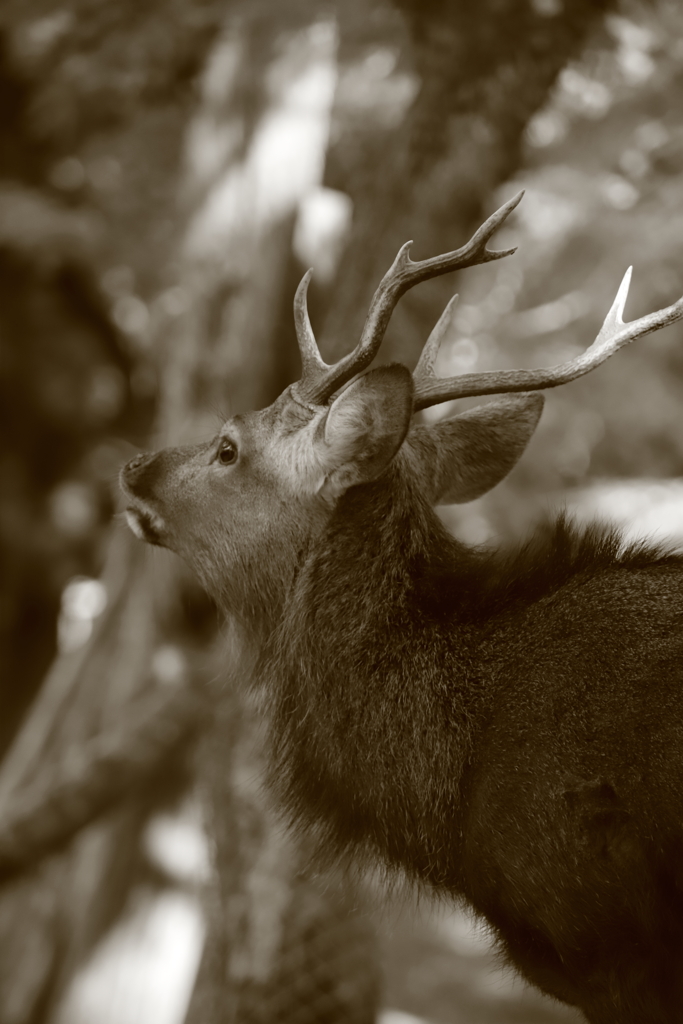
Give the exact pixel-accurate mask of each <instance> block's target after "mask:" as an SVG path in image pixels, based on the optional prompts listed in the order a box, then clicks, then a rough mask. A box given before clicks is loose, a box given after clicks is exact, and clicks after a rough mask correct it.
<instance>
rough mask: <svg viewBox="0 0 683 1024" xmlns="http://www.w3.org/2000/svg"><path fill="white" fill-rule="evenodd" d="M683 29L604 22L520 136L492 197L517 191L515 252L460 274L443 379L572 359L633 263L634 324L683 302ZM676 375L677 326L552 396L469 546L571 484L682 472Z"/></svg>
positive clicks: (637, 12)
mask: <svg viewBox="0 0 683 1024" xmlns="http://www.w3.org/2000/svg"><path fill="white" fill-rule="evenodd" d="M682 32H683V18H682V12H681V9H680V7H679V6H678V5H677V4H663V5H658V7H657V8H656V9H655V10H644V9H643V8H641V7H635V8H633V9H632V10H630V11H629V12H626V11H624V12H621V13H619V14H614V15H610V16H608V18H607V20H606V23H605V28H604V31H603V32H602V33H601V34H600V35H599V36H598V37H597V38H596V39H595V40H594V42H593V44H592V46H591V47H590V48H589V50H588V51H587V52H586V53H584V54H583V55H582V57H581V59H580V60H579V61H577V62H575V63H573V64H571V65H570V66H568V67H567V68H566V69H565V71H563V72H562V74H561V75H560V77H559V80H558V83H557V85H556V86H555V88H554V90H553V93H552V96H551V98H550V100H549V102H548V103H547V104H546V105H545V106H544V108H543V109H542V110H541V111H539V113H538V114H537V115H536V116H535V117H534V118H533V119H532V121H531V122H530V124H529V126H528V127H527V129H526V132H525V143H526V148H525V161H524V167H523V170H521V171H520V172H518V173H517V174H516V175H515V177H514V179H513V180H512V181H511V182H510V183H509V184H507V185H506V186H505V188H504V189H503V190H501V193H500V195H501V196H505V197H507V196H508V195H510V194H511V193H512V192H513V191H515V190H516V189H518V188H520V187H522V188H525V189H526V195H525V197H524V199H523V201H522V203H521V205H520V206H519V207H518V210H517V211H516V213H515V216H514V218H513V219H511V222H510V224H509V226H506V229H505V231H504V232H501V233H500V235H499V245H500V246H501V247H503V246H506V245H508V244H509V245H518V246H519V249H518V252H517V253H516V254H515V255H514V256H513V257H511V258H509V259H507V260H505V261H503V263H501V264H496V265H495V267H494V268H487V267H484V268H477V269H476V270H474V271H472V272H469V273H468V274H467V275H464V276H463V280H462V282H461V284H462V287H461V289H460V290H461V293H462V295H461V302H460V305H459V309H458V312H457V314H456V318H455V323H454V331H453V336H452V338H451V340H450V343H448V344H447V345H446V346H445V351H444V352H443V355H442V364H441V365H442V372H456V373H457V372H467V371H470V370H472V369H475V368H488V367H491V366H500V367H502V366H542V365H551V364H552V363H557V362H561V361H563V360H564V359H567V358H571V357H572V356H574V355H576V354H578V353H579V352H580V351H582V350H583V349H584V348H586V347H587V346H588V345H589V344H590V342H591V341H592V340H593V338H594V337H595V335H596V334H597V332H598V330H599V328H600V325H601V323H602V320H603V318H604V316H605V315H606V313H607V310H608V309H609V307H610V305H611V303H612V300H613V297H614V295H615V294H616V291H617V288H618V285H619V283H620V281H621V278H622V276H623V274H624V272H625V270H626V269H627V267H628V266H629V265H631V264H632V265H633V268H634V274H633V283H632V286H631V292H630V297H629V300H628V303H627V306H626V319H627V320H628V319H635V318H637V317H639V316H642V315H644V314H646V313H648V312H650V311H652V310H655V309H659V308H661V307H663V306H666V305H669V304H670V303H671V302H673V301H675V300H676V299H677V298H679V297H680V295H681V294H683V242H682V239H683V205H682V203H681V196H682V193H681V173H682V172H683V119H682V118H681V114H680V111H681V103H680V99H681V94H682V90H683V46H682V45H681V41H680V40H681V35H682ZM682 370H683V329H682V328H681V327H680V325H679V324H675V325H673V326H672V327H669V328H667V329H666V330H663V331H660V332H658V333H657V334H655V335H651V336H648V337H646V338H644V339H641V340H640V341H638V342H636V343H634V344H633V345H632V346H631V347H630V348H628V349H625V350H622V351H620V352H619V354H618V355H617V356H616V357H614V358H613V359H612V360H611V361H610V362H609V363H608V364H607V365H606V366H604V367H603V368H601V369H600V370H598V371H597V372H595V373H593V374H590V375H588V376H587V377H585V378H583V379H580V380H578V381H576V382H574V383H572V384H570V385H567V386H565V387H563V388H562V389H559V390H558V391H557V392H548V394H547V397H546V409H545V412H544V415H543V418H542V421H541V425H540V427H539V430H538V432H537V435H536V437H535V438H534V440H533V441H532V443H531V445H530V447H529V451H528V454H527V455H526V456H525V458H524V460H523V461H522V463H521V464H520V466H519V467H518V468H517V470H516V471H515V473H514V474H513V476H512V478H511V479H510V481H509V482H507V483H506V484H504V485H503V487H501V488H499V489H497V491H496V492H493V493H492V494H491V495H490V496H488V497H487V498H486V499H483V500H482V502H480V503H478V504H477V508H476V509H475V508H474V507H473V508H472V510H470V518H471V527H470V528H471V531H472V532H471V537H472V539H478V540H484V539H486V537H487V536H489V535H490V534H491V532H492V530H493V529H494V524H495V528H496V529H503V530H504V532H506V533H511V534H517V533H519V531H520V529H523V528H524V527H528V526H529V525H530V524H531V523H533V521H534V520H535V519H536V518H538V517H539V516H543V515H544V514H547V509H548V508H549V507H551V506H552V505H556V504H557V503H558V501H559V502H561V496H560V493H561V491H562V490H563V489H564V488H567V487H575V486H579V485H581V486H585V485H586V484H587V483H589V482H590V481H591V480H594V479H596V478H603V477H676V476H679V475H680V474H681V471H682V469H683V443H682V441H681V436H682V435H681V431H680V422H681V404H682V399H683V376H682ZM482 516H483V518H481V517H482ZM453 518H454V520H457V518H458V513H457V512H455V513H454V514H453Z"/></svg>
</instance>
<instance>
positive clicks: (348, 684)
mask: <svg viewBox="0 0 683 1024" xmlns="http://www.w3.org/2000/svg"><path fill="white" fill-rule="evenodd" d="M398 461H399V460H397V462H398ZM387 477H389V478H390V479H389V480H387ZM622 548H623V546H622V544H621V542H620V539H619V536H618V535H617V534H615V533H614V532H610V531H600V530H596V529H593V530H589V531H588V532H584V533H581V532H579V531H577V530H576V529H573V528H571V527H570V526H568V525H567V524H566V522H565V521H564V520H563V519H560V520H559V521H558V522H557V523H556V524H555V526H554V528H553V529H551V530H548V531H547V532H546V534H545V535H543V536H542V538H541V539H540V540H537V541H535V542H534V543H533V544H531V545H530V546H528V547H527V548H526V549H524V550H522V551H521V552H520V553H519V554H518V555H517V556H515V557H510V558H507V559H506V558H503V557H502V556H501V555H497V554H491V553H487V552H480V551H473V550H471V549H468V548H466V547H464V546H463V545H461V544H459V543H458V542H457V541H455V540H454V539H453V538H451V537H450V536H449V535H448V534H447V533H446V531H445V530H444V528H443V527H442V526H441V523H440V521H439V519H438V517H437V516H436V515H435V513H434V512H433V511H432V509H431V508H430V507H429V504H428V503H427V502H426V501H425V500H424V498H423V497H422V495H421V494H420V493H419V490H418V488H417V487H416V486H415V485H414V483H413V481H412V480H411V479H410V477H409V475H407V474H405V473H402V472H401V470H400V466H398V467H396V466H395V467H394V468H392V469H390V470H389V473H388V474H385V475H384V477H382V479H381V480H380V481H377V482H373V483H368V484H365V485H362V486H359V487H355V488H352V489H350V490H349V491H348V492H347V493H346V494H345V495H344V496H343V497H342V498H341V499H340V501H339V503H338V505H337V507H336V509H335V511H334V513H333V514H332V516H331V518H330V521H329V523H328V525H327V527H326V529H325V530H324V531H323V532H322V533H321V534H319V535H318V537H317V539H316V540H315V542H314V543H313V545H312V547H311V548H310V550H309V551H308V552H307V554H306V556H305V558H304V559H303V564H302V565H301V566H300V569H299V571H298V572H297V574H296V577H295V580H294V583H293V586H292V590H291V593H290V594H289V595H288V597H287V599H286V600H285V602H284V604H283V608H284V611H283V613H282V618H281V621H280V622H279V625H278V627H277V629H276V630H275V632H274V634H273V636H272V637H271V640H270V642H269V644H268V646H267V651H266V656H265V658H264V667H263V671H264V672H265V673H266V674H267V676H268V678H269V684H270V685H269V686H268V691H269V692H270V693H271V694H272V703H273V731H274V741H275V742H274V747H275V751H276V759H275V763H274V767H273V779H274V781H275V784H276V785H277V787H278V790H279V792H280V793H281V794H282V795H283V797H284V800H285V803H286V805H287V806H288V807H289V809H290V812H291V813H292V815H293V817H294V819H295V820H296V821H298V822H299V823H301V824H303V825H304V826H308V827H310V828H311V829H312V830H313V831H314V832H315V833H316V834H317V835H318V837H319V838H321V839H322V841H323V845H324V846H325V848H326V849H328V850H330V849H332V850H333V851H336V852H337V853H339V854H345V853H347V852H349V851H353V852H354V853H355V854H356V855H360V856H362V857H364V858H369V859H371V860H372V859H374V858H376V859H378V860H379V861H380V862H383V863H389V864H390V865H393V866H395V867H397V868H400V869H403V870H404V871H406V872H408V873H409V874H410V875H412V876H413V877H414V878H417V879H420V880H421V881H423V882H426V883H427V884H428V885H429V886H430V887H432V888H433V889H434V890H436V891H439V892H448V893H451V894H453V895H457V896H464V897H465V898H466V900H467V901H468V902H469V903H470V904H471V905H472V906H473V907H474V908H475V909H476V910H477V911H478V912H479V913H481V914H483V915H484V916H485V917H486V918H487V920H488V921H489V922H490V923H491V924H492V925H493V927H494V929H495V930H496V932H497V933H498V935H499V936H500V938H501V940H502V942H503V944H504V947H505V950H506V952H507V955H508V957H509V958H510V960H511V961H512V962H513V963H514V964H515V965H516V966H517V967H518V968H519V969H520V970H521V972H522V973H523V974H524V975H525V976H526V977H527V978H528V979H529V980H530V981H532V982H533V983H535V984H536V985H538V986H539V987H540V988H542V989H543V990H544V991H546V992H548V993H550V994H552V995H554V996H557V997H558V998H560V999H562V1000H565V1001H567V1002H569V1003H572V1004H575V1005H578V1006H580V1007H581V1008H582V1009H583V1010H584V1012H585V1013H586V1016H587V1017H588V1019H589V1020H591V1021H594V1022H600V1024H602V1022H604V1024H608V1022H609V1024H613V1022H615V1021H620V1022H633V1024H635V1022H636V1021H638V1022H643V1021H648V1022H651V1024H655V1022H660V1021H661V1022H671V1021H673V1020H678V1019H680V1018H679V1016H678V1013H679V1012H680V1009H681V1007H683V658H682V650H683V591H682V588H681V581H682V579H683V559H682V558H681V557H679V556H676V555H672V554H666V553H662V552H660V551H657V550H654V549H647V548H643V547H636V548H632V549H631V550H623V549H622Z"/></svg>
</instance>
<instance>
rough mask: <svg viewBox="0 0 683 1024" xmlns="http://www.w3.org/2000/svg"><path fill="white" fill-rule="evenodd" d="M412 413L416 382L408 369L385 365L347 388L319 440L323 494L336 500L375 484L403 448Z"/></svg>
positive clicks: (321, 426) (331, 410)
mask: <svg viewBox="0 0 683 1024" xmlns="http://www.w3.org/2000/svg"><path fill="white" fill-rule="evenodd" d="M412 412H413V379H412V375H411V374H410V372H409V370H407V369H406V368H405V366H400V365H398V364H395V365H391V366H380V367H378V368H377V369H376V370H370V372H369V373H365V374H363V376H362V377H358V379H357V380H355V381H353V382H352V383H351V384H349V385H348V386H347V387H346V388H344V390H343V391H342V392H341V394H340V395H338V397H337V398H335V400H334V401H333V402H332V405H331V406H330V408H329V410H328V412H327V415H326V416H325V419H324V420H323V421H322V423H321V425H320V428H319V431H318V436H317V438H316V448H317V456H318V459H319V460H320V464H321V468H322V471H323V479H322V483H321V485H320V487H319V492H320V493H321V494H323V495H324V496H325V497H332V498H335V497H339V495H341V494H343V492H344V491H346V490H347V489H348V488H349V487H352V486H353V485H354V484H361V483H367V482H368V481H369V480H375V479H376V478H377V477H378V476H379V475H380V473H382V472H383V471H384V470H385V469H386V467H387V466H388V465H389V463H390V462H391V460H392V459H393V457H394V456H395V455H396V452H397V451H398V450H399V448H400V447H401V445H402V443H403V440H404V438H405V436H406V434H407V432H408V427H409V426H410V418H411V416H412Z"/></svg>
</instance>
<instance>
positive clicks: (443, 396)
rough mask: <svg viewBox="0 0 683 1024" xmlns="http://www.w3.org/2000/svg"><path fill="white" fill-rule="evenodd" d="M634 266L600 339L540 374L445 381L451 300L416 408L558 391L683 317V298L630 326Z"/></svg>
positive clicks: (420, 381)
mask: <svg viewBox="0 0 683 1024" xmlns="http://www.w3.org/2000/svg"><path fill="white" fill-rule="evenodd" d="M632 269H633V268H632V267H629V268H628V270H627V271H626V273H625V274H624V279H623V281H622V282H621V285H620V287H619V291H618V292H617V295H616V298H615V300H614V302H613V303H612V308H611V309H610V311H609V313H608V314H607V316H606V317H605V322H604V323H603V325H602V327H601V328H600V332H599V333H598V336H597V337H596V339H595V341H594V342H593V344H592V345H590V347H589V348H587V349H586V351H585V352H582V353H581V355H580V356H577V357H576V358H575V359H570V360H568V361H567V362H565V363H559V364H558V365H557V366H549V367H548V368H546V369H538V370H498V371H495V370H494V371H492V372H488V373H464V374H462V375H461V376H459V377H447V378H443V379H440V378H438V377H437V376H436V375H435V373H434V362H435V360H436V356H437V352H438V350H439V344H440V342H441V339H442V338H443V336H444V334H445V332H446V329H447V328H448V326H449V324H450V320H451V316H452V311H453V307H454V304H455V299H457V295H456V296H455V297H454V298H453V299H451V301H450V302H449V304H448V306H447V307H446V309H445V310H444V312H443V313H442V315H441V317H440V318H439V321H438V323H437V324H436V326H435V327H434V330H433V331H432V333H431V334H430V336H429V339H428V340H427V344H426V345H425V347H424V350H423V352H422V355H421V356H420V360H419V362H418V364H417V367H416V369H415V373H414V379H415V403H414V408H415V411H416V412H417V410H418V409H426V408H427V407H428V406H430V405H438V404H439V402H447V401H449V400H451V399H453V398H470V397H473V396H475V395H502V394H509V393H510V392H514V391H538V390H540V389H541V388H554V387H557V386H558V384H566V383H567V382H568V381H570V380H574V379H575V378H576V377H581V376H582V375H583V374H584V373H588V372H589V371H590V370H594V369H595V367H596V366H600V364H601V363H604V362H605V360H607V359H609V357H610V356H611V355H614V353H615V352H617V351H618V350H619V349H620V348H622V347H623V346H624V345H628V344H630V343H631V342H632V341H635V340H636V338H642V337H643V336H644V335H645V334H650V332H651V331H657V330H659V328H660V327H666V326H667V325H668V324H672V323H674V322H675V321H676V320H680V319H682V318H683V297H682V298H680V299H679V300H678V302H674V303H673V305H671V306H667V307H666V308H665V309H660V310H658V311H657V312H655V313H649V314H648V315H647V316H643V317H640V319H639V320H633V321H631V322H630V323H624V320H623V313H624V306H625V304H626V297H627V296H628V289H629V284H630V283H631V271H632Z"/></svg>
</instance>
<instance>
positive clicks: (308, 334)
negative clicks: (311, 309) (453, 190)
mask: <svg viewBox="0 0 683 1024" xmlns="http://www.w3.org/2000/svg"><path fill="white" fill-rule="evenodd" d="M523 195H524V192H518V193H517V195H516V196H514V197H513V198H512V199H509V200H508V202H507V203H504V204H503V206H501V207H500V209H499V210H496V212H495V213H493V214H492V215H491V216H490V217H489V218H488V220H487V221H486V222H485V223H484V224H482V226H481V227H480V228H479V229H478V230H477V231H476V232H475V234H474V235H473V236H472V238H471V239H470V240H469V242H467V243H466V245H463V246H462V247H461V248H460V249H456V250H455V251H454V252H448V253H444V254H443V255H441V256H433V257H432V258H431V259H427V260H420V261H419V262H414V261H413V260H411V259H410V256H409V255H408V253H409V250H410V246H411V245H412V242H406V243H405V245H403V246H402V247H401V248H400V249H399V251H398V254H397V256H396V259H395V260H394V262H393V264H392V265H391V267H390V268H389V270H388V271H387V273H386V274H385V275H384V277H383V278H382V280H381V282H380V284H379V287H378V288H377V291H376V292H375V294H374V297H373V299H372V302H371V304H370V311H369V313H368V315H367V319H366V321H365V326H364V327H363V332H362V334H361V337H360V341H359V342H358V344H357V345H356V347H355V349H354V350H353V352H350V353H349V355H347V356H344V358H343V359H340V360H339V362H338V363H335V364H334V365H333V366H329V365H328V364H327V363H325V362H324V361H323V359H322V358H321V356H320V352H319V350H318V346H317V344H316V341H315V336H314V334H313V330H312V328H311V322H310V320H309V317H308V308H307V303H306V293H307V290H308V283H309V281H310V279H311V271H310V270H309V271H308V272H307V273H306V274H305V275H304V277H303V279H302V281H301V284H300V285H299V287H298V289H297V292H296V296H295V298H294V320H295V323H296V330H297V337H298V340H299V349H300V351H301V362H302V367H303V372H302V376H301V380H300V381H298V382H297V383H296V384H295V385H294V390H295V394H296V397H297V398H298V399H299V400H300V401H302V402H305V403H307V404H309V403H310V404H316V405H321V404H324V403H325V402H326V401H327V400H328V399H329V398H330V396H331V395H333V394H334V393H335V391H338V390H339V388H340V387H342V385H344V384H346V382H347V381H349V380H350V379H351V378H352V377H353V376H355V375H356V374H357V373H360V372H361V371H362V370H364V369H365V368H366V367H367V366H369V364H370V363H371V362H372V360H373V359H374V358H375V356H376V355H377V352H378V350H379V347H380V345H381V343H382V338H383V337H384V332H385V331H386V328H387V324H388V323H389V318H390V317H391V314H392V313H393V311H394V309H395V308H396V304H397V303H398V300H399V299H400V298H401V296H402V295H403V294H404V293H405V292H407V291H408V289H409V288H412V287H413V286H414V285H416V284H420V282H422V281H426V280H428V279H429V278H432V277H440V276H441V274H447V273H450V272H451V271H453V270H464V269H465V268H466V267H474V266H476V265H477V264H480V263H488V262H490V261H491V260H499V259H502V258H503V257H504V256H510V255H512V253H513V252H515V251H516V250H515V249H505V250H501V251H495V250H492V249H487V248H486V243H487V242H488V241H489V239H490V238H491V236H492V235H493V233H494V232H495V231H496V230H497V229H498V228H499V227H500V226H501V224H502V223H503V222H504V221H505V219H506V218H507V217H508V215H509V214H510V213H511V212H512V210H514V209H515V207H516V206H517V204H518V203H519V202H520V200H521V198H522V196H523Z"/></svg>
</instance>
